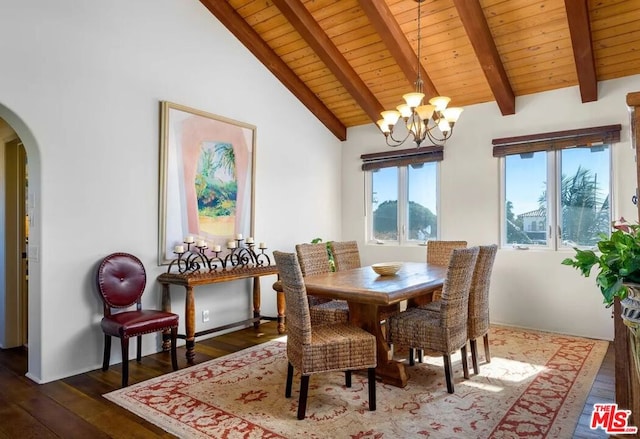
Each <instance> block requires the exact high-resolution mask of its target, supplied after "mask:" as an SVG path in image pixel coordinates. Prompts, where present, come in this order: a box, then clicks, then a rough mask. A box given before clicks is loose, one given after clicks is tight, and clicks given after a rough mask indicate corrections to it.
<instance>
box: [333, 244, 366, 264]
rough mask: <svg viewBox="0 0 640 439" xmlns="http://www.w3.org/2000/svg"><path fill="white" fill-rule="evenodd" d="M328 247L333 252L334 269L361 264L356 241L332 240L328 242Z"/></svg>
mask: <svg viewBox="0 0 640 439" xmlns="http://www.w3.org/2000/svg"><path fill="white" fill-rule="evenodd" d="M329 248H330V249H331V254H333V262H334V264H335V266H336V271H342V270H351V269H352V268H359V267H360V266H361V265H360V251H359V250H358V243H357V242H356V241H342V242H336V241H332V242H330V243H329Z"/></svg>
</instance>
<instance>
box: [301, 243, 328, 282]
mask: <svg viewBox="0 0 640 439" xmlns="http://www.w3.org/2000/svg"><path fill="white" fill-rule="evenodd" d="M296 254H297V255H298V262H299V263H300V269H301V270H302V275H303V276H311V275H313V274H322V273H329V272H330V271H331V266H330V265H329V253H328V252H327V245H326V244H325V243H322V242H320V243H318V244H298V245H296Z"/></svg>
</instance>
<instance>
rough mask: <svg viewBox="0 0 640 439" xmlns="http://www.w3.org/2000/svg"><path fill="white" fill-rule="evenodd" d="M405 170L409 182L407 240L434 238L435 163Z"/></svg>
mask: <svg viewBox="0 0 640 439" xmlns="http://www.w3.org/2000/svg"><path fill="white" fill-rule="evenodd" d="M414 166H415V167H414ZM407 169H408V180H409V181H408V190H407V193H408V195H407V196H408V200H409V204H408V206H407V208H408V209H409V213H408V215H407V218H408V221H409V235H408V237H407V239H410V240H418V241H426V240H427V239H429V238H435V237H436V236H437V233H438V229H437V227H438V226H437V211H436V163H424V164H422V165H413V166H409V167H408V168H407Z"/></svg>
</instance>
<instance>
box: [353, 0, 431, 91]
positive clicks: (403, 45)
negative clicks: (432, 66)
mask: <svg viewBox="0 0 640 439" xmlns="http://www.w3.org/2000/svg"><path fill="white" fill-rule="evenodd" d="M359 2H360V7H361V8H362V10H363V11H364V13H365V14H367V17H369V21H371V24H373V27H374V28H375V29H376V31H377V32H378V34H380V38H381V39H382V41H383V42H384V44H385V46H387V49H388V50H389V52H390V53H391V55H392V56H393V57H394V58H395V60H396V62H397V63H398V66H399V67H400V69H401V70H402V72H403V73H404V75H405V76H406V77H407V80H408V81H409V82H410V83H411V84H413V83H415V81H416V78H417V77H418V65H417V64H418V62H417V58H416V53H415V52H414V51H413V47H411V43H410V42H409V40H408V39H407V37H406V35H405V34H404V33H403V32H402V28H401V27H400V25H399V24H398V22H397V20H396V19H395V17H394V16H393V13H392V12H391V10H390V9H389V6H388V5H387V3H386V2H385V1H384V0H359ZM420 77H421V78H422V82H423V92H424V93H425V94H426V95H427V97H434V96H438V95H439V93H438V90H437V89H436V87H435V85H433V82H432V81H431V78H429V75H428V74H427V72H426V70H425V69H424V67H422V64H421V65H420Z"/></svg>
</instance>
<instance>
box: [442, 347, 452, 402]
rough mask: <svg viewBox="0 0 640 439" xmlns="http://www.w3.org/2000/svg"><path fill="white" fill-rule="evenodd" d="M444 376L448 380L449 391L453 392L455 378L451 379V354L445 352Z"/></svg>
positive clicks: (443, 357)
mask: <svg viewBox="0 0 640 439" xmlns="http://www.w3.org/2000/svg"><path fill="white" fill-rule="evenodd" d="M442 359H443V360H444V377H445V379H446V380H447V392H449V393H453V380H452V379H451V356H449V354H444V355H443V356H442Z"/></svg>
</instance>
